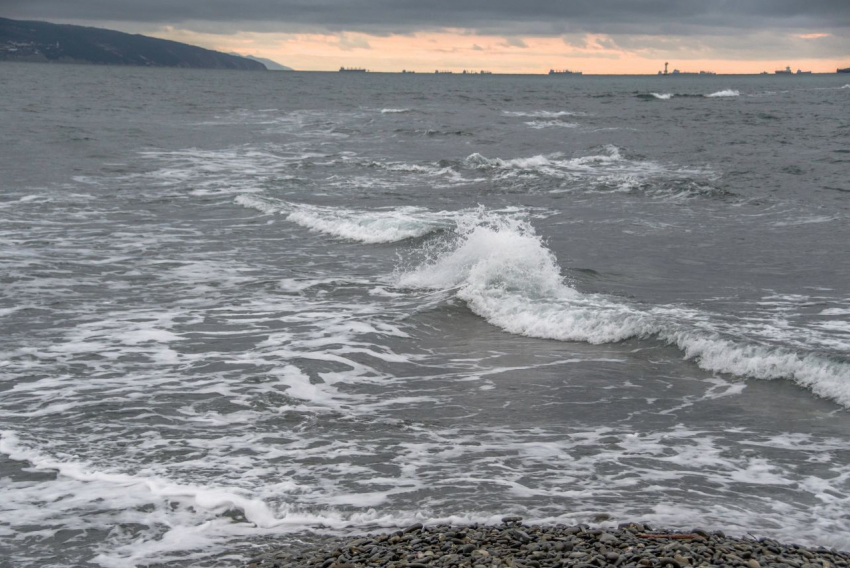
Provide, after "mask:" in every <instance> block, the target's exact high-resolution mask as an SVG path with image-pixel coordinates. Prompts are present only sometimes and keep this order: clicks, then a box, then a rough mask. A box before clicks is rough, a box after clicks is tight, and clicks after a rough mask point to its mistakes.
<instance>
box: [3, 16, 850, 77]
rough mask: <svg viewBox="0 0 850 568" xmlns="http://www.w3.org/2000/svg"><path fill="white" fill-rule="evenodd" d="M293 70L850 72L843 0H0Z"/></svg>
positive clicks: (849, 27)
mask: <svg viewBox="0 0 850 568" xmlns="http://www.w3.org/2000/svg"><path fill="white" fill-rule="evenodd" d="M0 16H6V17H10V18H17V19H38V20H48V21H53V22H64V23H74V24H83V25H92V26H98V27H108V28H113V29H118V30H122V31H127V32H134V33H144V34H147V35H152V36H155V37H161V38H167V39H174V40H177V41H184V42H187V43H192V44H196V45H201V46H204V47H208V48H211V49H218V50H221V51H232V52H237V53H241V54H243V55H249V54H250V55H257V56H261V57H268V58H270V59H274V60H275V61H278V62H280V63H282V64H284V65H289V66H291V67H294V68H296V69H303V70H335V69H337V68H339V66H341V65H345V66H359V67H367V68H368V69H370V70H373V71H399V70H401V69H413V70H417V71H433V70H434V69H438V68H439V69H447V70H455V71H459V70H462V69H488V70H492V71H494V72H519V73H539V72H546V71H548V70H549V69H550V68H552V67H554V68H569V69H576V70H582V71H584V72H585V73H654V72H656V71H657V70H659V69H661V68H663V65H664V62H665V61H669V62H670V64H671V69H673V68H678V69H681V70H683V71H698V70H703V69H704V70H712V71H716V72H720V73H735V72H743V73H756V72H760V71H764V70H768V71H772V70H774V69H778V68H784V67H785V66H786V65H790V66H791V67H792V68H794V69H797V68H802V69H806V70H809V69H810V70H813V71H815V72H819V71H820V72H834V71H835V68H836V67H837V66H842V67H846V66H850V0H0Z"/></svg>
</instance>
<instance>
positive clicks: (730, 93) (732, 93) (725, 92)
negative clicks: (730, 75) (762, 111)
mask: <svg viewBox="0 0 850 568" xmlns="http://www.w3.org/2000/svg"><path fill="white" fill-rule="evenodd" d="M740 95H741V93H740V91H735V90H733V89H725V90H723V91H717V92H716V93H711V94H710V95H706V97H711V98H716V97H738V96H740Z"/></svg>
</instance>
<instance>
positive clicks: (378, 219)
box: [234, 194, 546, 244]
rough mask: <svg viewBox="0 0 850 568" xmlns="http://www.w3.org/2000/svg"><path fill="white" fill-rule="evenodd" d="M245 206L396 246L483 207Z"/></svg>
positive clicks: (257, 200) (514, 211)
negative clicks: (437, 208)
mask: <svg viewBox="0 0 850 568" xmlns="http://www.w3.org/2000/svg"><path fill="white" fill-rule="evenodd" d="M234 201H235V202H236V203H238V204H239V205H242V206H243V207H249V208H252V209H257V210H258V211H262V212H263V213H267V214H275V213H279V214H282V215H286V219H287V220H288V221H292V222H293V223H297V224H299V225H301V226H302V227H306V228H308V229H310V230H312V231H318V232H321V233H325V234H328V235H333V236H335V237H339V238H342V239H347V240H352V241H358V242H361V243H367V244H378V243H393V242H398V241H403V240H406V239H411V238H417V237H423V236H425V235H427V234H429V233H433V232H435V231H441V230H445V229H450V228H453V227H454V226H455V225H456V223H457V222H458V221H459V220H461V219H475V218H478V217H479V216H480V215H481V214H482V213H483V212H484V210H483V208H477V209H462V210H459V211H430V210H428V209H425V208H422V207H409V206H405V207H388V208H384V209H376V210H371V211H365V210H354V209H345V208H342V207H321V206H317V205H307V204H303V203H290V202H287V201H283V200H280V199H274V198H270V197H265V196H261V195H254V194H248V195H240V196H238V197H236V199H235V200H234ZM494 213H496V214H503V215H508V216H515V215H520V216H525V215H528V214H531V213H533V214H535V215H537V216H540V215H544V216H545V215H546V213H545V212H543V211H536V212H532V211H531V210H530V209H523V208H516V207H508V208H504V209H500V210H495V211H494Z"/></svg>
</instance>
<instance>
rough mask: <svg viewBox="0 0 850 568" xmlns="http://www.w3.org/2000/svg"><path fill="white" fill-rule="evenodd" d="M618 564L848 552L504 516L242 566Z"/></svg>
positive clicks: (805, 561) (791, 564) (772, 562)
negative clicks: (533, 521)
mask: <svg viewBox="0 0 850 568" xmlns="http://www.w3.org/2000/svg"><path fill="white" fill-rule="evenodd" d="M290 566H299V567H304V568H359V567H365V566H381V567H387V568H404V567H406V568H427V567H429V566H446V567H449V566H456V567H470V568H496V567H498V568H501V567H511V568H523V567H527V568H558V567H567V566H570V567H576V568H582V567H587V568H590V567H602V566H621V567H624V568H639V567H649V566H653V567H662V566H668V567H672V568H684V567H686V566H694V567H698V566H741V567H746V568H760V567H762V566H777V567H780V568H814V567H818V568H821V567H823V568H830V567H832V566H837V567H843V566H850V553H847V552H840V551H836V550H832V549H828V548H823V547H819V548H807V547H803V546H799V545H796V544H783V543H780V542H777V541H775V540H772V539H768V538H757V537H753V536H749V537H748V538H735V537H730V536H726V535H725V534H724V533H723V532H720V531H716V532H708V531H704V530H701V529H693V530H692V531H690V532H681V531H669V530H663V529H655V528H653V527H651V526H649V525H648V524H644V523H626V524H621V525H619V527H618V528H616V529H613V528H591V527H589V526H587V525H576V526H563V525H558V526H552V527H541V526H536V525H534V526H528V525H524V524H522V519H521V518H520V517H505V518H504V519H502V525H500V526H484V525H482V526H479V525H470V526H450V525H436V526H423V525H421V524H415V525H412V526H410V527H408V528H406V529H404V530H400V531H396V532H393V533H384V534H377V535H366V536H362V537H357V538H351V539H345V540H338V541H331V542H326V544H325V545H324V546H322V547H320V548H318V549H313V550H297V551H293V550H292V548H278V549H272V550H269V551H268V552H266V553H264V554H262V555H261V556H258V557H256V558H254V559H253V560H252V561H251V562H250V564H249V565H248V568H277V567H280V568H283V567H290Z"/></svg>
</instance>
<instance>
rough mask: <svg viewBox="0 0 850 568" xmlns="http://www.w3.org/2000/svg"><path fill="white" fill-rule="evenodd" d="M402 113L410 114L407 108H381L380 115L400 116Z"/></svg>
mask: <svg viewBox="0 0 850 568" xmlns="http://www.w3.org/2000/svg"><path fill="white" fill-rule="evenodd" d="M404 112H411V109H409V108H382V109H381V114H401V113H404Z"/></svg>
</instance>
